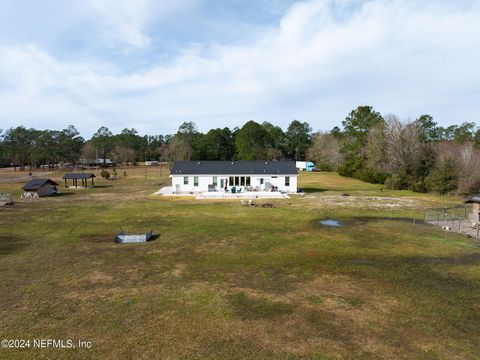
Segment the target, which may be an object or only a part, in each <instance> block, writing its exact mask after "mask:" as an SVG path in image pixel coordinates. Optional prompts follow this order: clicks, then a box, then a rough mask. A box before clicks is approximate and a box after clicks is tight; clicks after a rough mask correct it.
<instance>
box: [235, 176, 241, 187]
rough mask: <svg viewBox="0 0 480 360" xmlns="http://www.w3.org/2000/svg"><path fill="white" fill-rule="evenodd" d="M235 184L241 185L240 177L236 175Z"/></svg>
mask: <svg viewBox="0 0 480 360" xmlns="http://www.w3.org/2000/svg"><path fill="white" fill-rule="evenodd" d="M235 186H240V178H239V177H238V176H235Z"/></svg>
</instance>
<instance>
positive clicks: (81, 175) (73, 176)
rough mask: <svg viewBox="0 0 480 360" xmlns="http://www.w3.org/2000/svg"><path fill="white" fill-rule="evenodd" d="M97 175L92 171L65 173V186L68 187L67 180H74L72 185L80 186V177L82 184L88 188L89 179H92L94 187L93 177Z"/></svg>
mask: <svg viewBox="0 0 480 360" xmlns="http://www.w3.org/2000/svg"><path fill="white" fill-rule="evenodd" d="M94 177H95V175H94V174H92V173H68V174H65V175H63V180H65V188H66V187H67V180H72V186H73V187H76V188H77V187H78V180H79V179H80V180H81V182H82V186H81V187H84V188H86V187H87V186H88V179H91V180H92V187H93V186H94V185H93V178H94Z"/></svg>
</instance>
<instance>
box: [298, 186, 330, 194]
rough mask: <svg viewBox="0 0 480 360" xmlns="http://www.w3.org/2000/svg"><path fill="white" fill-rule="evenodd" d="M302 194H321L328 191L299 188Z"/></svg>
mask: <svg viewBox="0 0 480 360" xmlns="http://www.w3.org/2000/svg"><path fill="white" fill-rule="evenodd" d="M301 189H302V190H303V192H304V193H306V194H311V193H322V192H325V191H328V189H323V188H309V187H307V188H301Z"/></svg>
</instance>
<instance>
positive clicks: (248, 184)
mask: <svg viewBox="0 0 480 360" xmlns="http://www.w3.org/2000/svg"><path fill="white" fill-rule="evenodd" d="M245 184H246V185H247V186H250V176H247V179H246V181H245Z"/></svg>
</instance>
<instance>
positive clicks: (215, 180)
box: [212, 176, 218, 186]
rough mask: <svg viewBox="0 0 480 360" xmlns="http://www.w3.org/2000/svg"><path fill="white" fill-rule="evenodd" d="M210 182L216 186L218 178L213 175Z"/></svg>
mask: <svg viewBox="0 0 480 360" xmlns="http://www.w3.org/2000/svg"><path fill="white" fill-rule="evenodd" d="M212 183H213V186H217V184H218V178H217V177H216V176H214V177H213V180H212Z"/></svg>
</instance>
